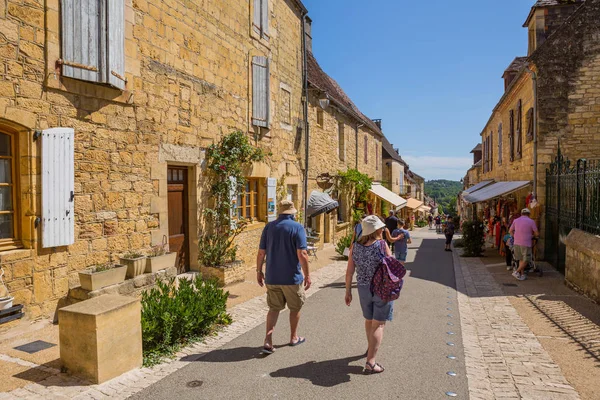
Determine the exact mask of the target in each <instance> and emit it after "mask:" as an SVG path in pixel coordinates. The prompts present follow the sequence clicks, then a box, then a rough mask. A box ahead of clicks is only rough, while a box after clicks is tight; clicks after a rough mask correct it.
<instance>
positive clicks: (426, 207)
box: [417, 204, 431, 213]
mask: <svg viewBox="0 0 600 400" xmlns="http://www.w3.org/2000/svg"><path fill="white" fill-rule="evenodd" d="M417 210H418V211H423V212H426V213H430V212H431V207H429V206H426V205H425V204H423V205H422V206H420V207H419V208H417Z"/></svg>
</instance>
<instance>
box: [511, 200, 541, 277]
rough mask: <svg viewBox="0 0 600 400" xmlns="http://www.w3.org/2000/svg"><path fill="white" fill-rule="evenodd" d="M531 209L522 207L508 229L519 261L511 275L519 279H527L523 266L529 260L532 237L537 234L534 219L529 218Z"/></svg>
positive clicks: (516, 258)
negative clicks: (519, 214) (517, 266)
mask: <svg viewBox="0 0 600 400" xmlns="http://www.w3.org/2000/svg"><path fill="white" fill-rule="evenodd" d="M530 214H531V211H529V209H528V208H524V209H523V210H522V211H521V216H520V217H519V218H517V219H515V220H514V221H513V223H512V225H511V226H510V229H509V230H508V231H509V232H510V234H511V235H512V236H513V238H514V255H515V260H517V261H519V268H518V269H517V270H516V271H515V272H513V276H514V277H515V278H517V279H518V280H520V281H524V280H525V279H527V275H525V267H527V263H529V262H531V255H532V247H533V238H534V237H535V238H537V237H538V235H539V232H538V228H537V225H536V224H535V221H534V220H532V219H531V218H529V215H530Z"/></svg>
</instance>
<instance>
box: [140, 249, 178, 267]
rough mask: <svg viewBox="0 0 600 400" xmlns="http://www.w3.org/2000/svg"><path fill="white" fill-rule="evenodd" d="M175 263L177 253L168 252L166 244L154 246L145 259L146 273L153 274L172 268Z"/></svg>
mask: <svg viewBox="0 0 600 400" xmlns="http://www.w3.org/2000/svg"><path fill="white" fill-rule="evenodd" d="M175 261H177V253H175V252H168V246H167V245H166V244H162V245H158V246H154V247H152V249H151V250H150V253H149V254H148V258H146V273H147V274H153V273H156V272H158V271H160V270H162V269H167V268H170V267H174V266H175Z"/></svg>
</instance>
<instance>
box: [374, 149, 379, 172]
mask: <svg viewBox="0 0 600 400" xmlns="http://www.w3.org/2000/svg"><path fill="white" fill-rule="evenodd" d="M375 171H379V147H377V142H375Z"/></svg>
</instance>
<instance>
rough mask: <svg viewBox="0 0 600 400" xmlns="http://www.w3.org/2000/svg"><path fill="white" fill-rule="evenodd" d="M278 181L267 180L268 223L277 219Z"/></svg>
mask: <svg viewBox="0 0 600 400" xmlns="http://www.w3.org/2000/svg"><path fill="white" fill-rule="evenodd" d="M276 201H277V179H275V178H268V179H267V221H268V222H271V221H275V220H276V219H277V204H276Z"/></svg>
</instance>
